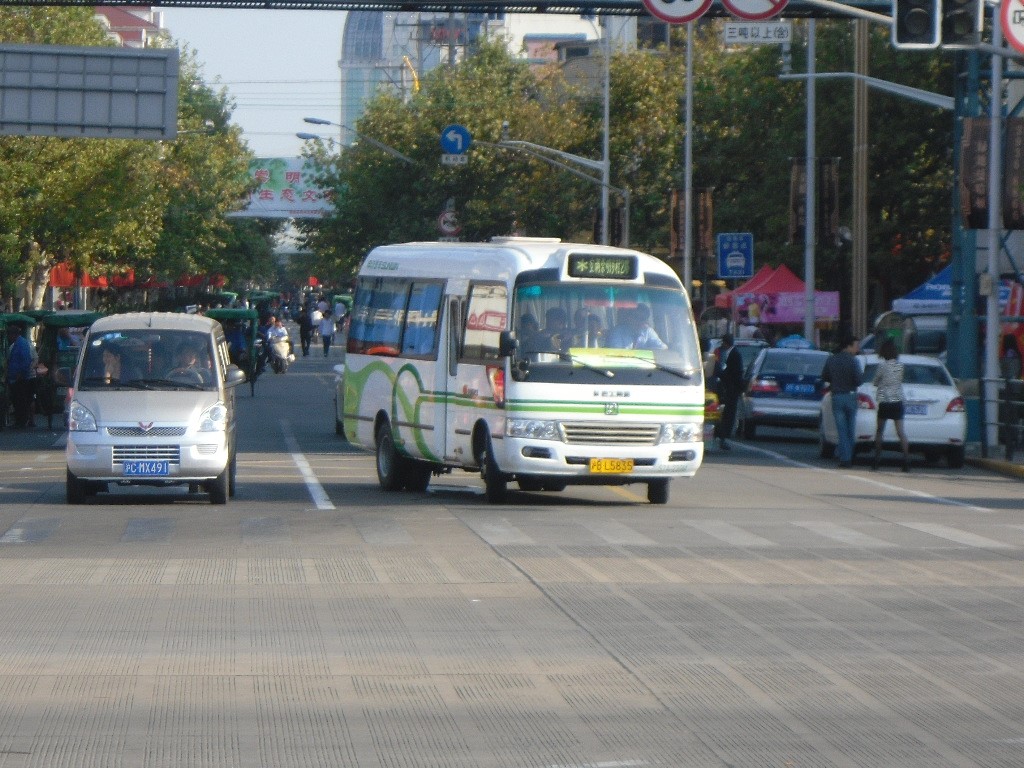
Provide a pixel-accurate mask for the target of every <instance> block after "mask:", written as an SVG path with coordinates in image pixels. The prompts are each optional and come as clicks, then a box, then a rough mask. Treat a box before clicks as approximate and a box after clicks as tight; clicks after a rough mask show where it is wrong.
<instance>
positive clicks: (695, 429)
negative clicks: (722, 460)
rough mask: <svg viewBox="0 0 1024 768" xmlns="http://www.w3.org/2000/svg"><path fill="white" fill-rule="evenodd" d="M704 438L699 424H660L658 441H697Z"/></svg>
mask: <svg viewBox="0 0 1024 768" xmlns="http://www.w3.org/2000/svg"><path fill="white" fill-rule="evenodd" d="M703 439H704V429H703V428H702V427H701V425H700V424H693V423H691V422H687V423H685V424H662V425H661V436H660V437H658V443H697V442H700V441H701V440H703Z"/></svg>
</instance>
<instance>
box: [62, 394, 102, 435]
mask: <svg viewBox="0 0 1024 768" xmlns="http://www.w3.org/2000/svg"><path fill="white" fill-rule="evenodd" d="M68 431H69V432H95V431H96V417H95V416H93V415H92V411H90V410H89V409H88V408H86V407H85V406H84V405H82V404H81V403H80V402H78V401H77V400H72V401H71V405H70V406H69V408H68Z"/></svg>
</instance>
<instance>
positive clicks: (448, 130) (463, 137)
mask: <svg viewBox="0 0 1024 768" xmlns="http://www.w3.org/2000/svg"><path fill="white" fill-rule="evenodd" d="M472 143H473V138H472V137H471V136H470V135H469V131H468V130H466V126H464V125H449V126H446V127H445V128H444V130H442V131H441V149H442V150H443V151H444V153H445V154H446V155H461V154H464V153H465V152H466V150H468V149H469V146H470V144H472Z"/></svg>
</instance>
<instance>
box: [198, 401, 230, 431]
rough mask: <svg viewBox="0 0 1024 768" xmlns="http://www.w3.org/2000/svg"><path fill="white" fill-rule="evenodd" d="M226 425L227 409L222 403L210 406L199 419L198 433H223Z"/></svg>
mask: <svg viewBox="0 0 1024 768" xmlns="http://www.w3.org/2000/svg"><path fill="white" fill-rule="evenodd" d="M227 424H228V409H227V408H226V407H225V406H224V403H217V404H216V405H211V406H210V407H209V408H207V409H206V410H205V411H203V413H202V415H201V416H200V417H199V431H200V432H223V431H224V429H225V428H226V427H227Z"/></svg>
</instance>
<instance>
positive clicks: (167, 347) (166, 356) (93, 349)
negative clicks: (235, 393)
mask: <svg viewBox="0 0 1024 768" xmlns="http://www.w3.org/2000/svg"><path fill="white" fill-rule="evenodd" d="M212 360H213V354H212V350H211V349H210V342H209V337H208V336H207V335H204V334H201V333H195V332H191V331H168V330H153V329H138V330H118V331H108V332H105V333H99V334H94V335H92V336H90V338H89V342H88V345H87V346H86V348H85V352H84V357H83V359H82V363H81V373H80V379H79V383H78V389H79V390H80V391H83V392H88V391H90V390H91V391H97V390H108V389H139V390H167V391H175V390H189V389H198V390H213V389H216V379H215V376H214V368H213V364H212Z"/></svg>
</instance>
